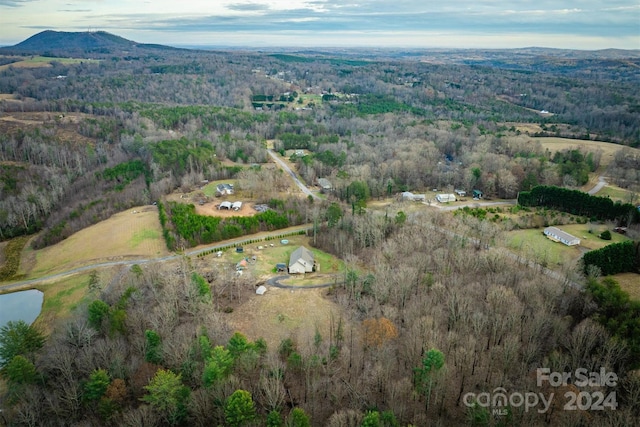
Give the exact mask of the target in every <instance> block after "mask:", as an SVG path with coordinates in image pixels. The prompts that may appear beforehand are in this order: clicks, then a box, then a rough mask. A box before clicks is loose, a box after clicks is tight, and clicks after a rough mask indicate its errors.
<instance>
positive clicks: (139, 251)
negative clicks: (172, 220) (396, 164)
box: [20, 206, 169, 277]
mask: <svg viewBox="0 0 640 427" xmlns="http://www.w3.org/2000/svg"><path fill="white" fill-rule="evenodd" d="M168 254H169V251H168V250H167V248H166V246H165V243H164V240H163V239H162V230H161V228H160V222H159V220H158V210H157V208H156V207H155V206H142V207H137V208H131V209H128V210H126V211H124V212H120V213H118V214H115V215H113V216H112V217H111V218H109V219H107V220H105V221H102V222H100V223H98V224H95V225H93V226H91V227H88V228H85V229H84V230H81V231H78V232H77V233H75V234H73V235H71V236H70V237H69V238H68V239H66V240H63V241H62V242H60V243H58V244H56V245H53V246H50V247H48V248H44V249H41V250H38V251H34V250H32V249H25V252H24V253H23V257H22V259H23V261H24V262H23V264H22V266H21V269H20V270H21V272H23V273H26V274H27V277H38V276H41V275H44V274H51V273H56V272H61V271H66V270H69V269H72V268H75V267H80V266H82V265H87V264H91V263H95V262H104V261H115V260H127V259H136V258H140V257H160V256H165V255H168Z"/></svg>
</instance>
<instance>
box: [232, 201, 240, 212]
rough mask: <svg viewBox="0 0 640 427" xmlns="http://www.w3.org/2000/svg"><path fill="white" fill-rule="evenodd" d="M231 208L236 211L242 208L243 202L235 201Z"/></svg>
mask: <svg viewBox="0 0 640 427" xmlns="http://www.w3.org/2000/svg"><path fill="white" fill-rule="evenodd" d="M231 208H232V209H233V210H234V211H239V210H240V209H242V202H233V204H232V205H231Z"/></svg>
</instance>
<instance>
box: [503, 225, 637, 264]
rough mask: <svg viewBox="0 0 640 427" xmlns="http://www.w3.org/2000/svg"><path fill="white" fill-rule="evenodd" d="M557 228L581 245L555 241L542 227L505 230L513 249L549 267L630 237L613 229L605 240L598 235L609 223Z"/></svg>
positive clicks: (509, 244)
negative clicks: (574, 238)
mask: <svg viewBox="0 0 640 427" xmlns="http://www.w3.org/2000/svg"><path fill="white" fill-rule="evenodd" d="M557 228H559V229H561V230H563V231H566V232H567V233H569V234H572V235H574V236H576V237H578V238H579V239H580V245H578V246H566V245H564V244H562V243H559V242H553V241H551V240H549V239H548V238H547V237H546V236H544V234H543V233H542V231H543V229H542V228H539V229H528V230H516V231H510V232H508V233H506V235H507V240H506V242H507V246H508V247H509V248H510V249H512V250H516V251H518V252H519V253H521V254H522V255H523V256H524V257H525V258H529V259H531V260H532V261H536V262H539V263H542V264H545V265H546V266H547V267H549V268H554V267H556V266H562V265H569V264H570V263H572V262H575V261H576V260H578V259H579V258H580V257H581V256H582V253H583V251H585V250H587V251H589V250H594V249H600V248H602V247H604V246H607V245H610V244H611V243H618V242H622V241H624V240H627V238H626V237H625V236H623V235H621V234H618V233H614V232H612V233H611V240H602V239H601V238H600V237H598V236H599V235H600V233H602V232H603V231H604V230H607V229H609V230H610V229H611V227H609V226H608V225H606V224H592V223H588V224H568V225H561V226H558V227H557ZM590 231H591V232H590ZM610 231H611V230H610Z"/></svg>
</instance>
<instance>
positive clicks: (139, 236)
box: [129, 229, 161, 248]
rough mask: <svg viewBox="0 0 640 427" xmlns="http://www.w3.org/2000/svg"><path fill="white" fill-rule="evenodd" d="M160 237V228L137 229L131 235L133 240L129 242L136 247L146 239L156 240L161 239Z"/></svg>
mask: <svg viewBox="0 0 640 427" xmlns="http://www.w3.org/2000/svg"><path fill="white" fill-rule="evenodd" d="M160 237H161V236H160V232H159V231H158V230H151V229H144V230H140V231H136V232H135V233H134V234H133V236H131V240H129V244H131V246H132V247H134V248H135V247H137V246H139V245H140V243H142V242H144V241H145V240H155V239H159V238H160Z"/></svg>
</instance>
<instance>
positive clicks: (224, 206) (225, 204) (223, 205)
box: [218, 202, 231, 209]
mask: <svg viewBox="0 0 640 427" xmlns="http://www.w3.org/2000/svg"><path fill="white" fill-rule="evenodd" d="M218 209H231V202H222V203H220V206H218Z"/></svg>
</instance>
